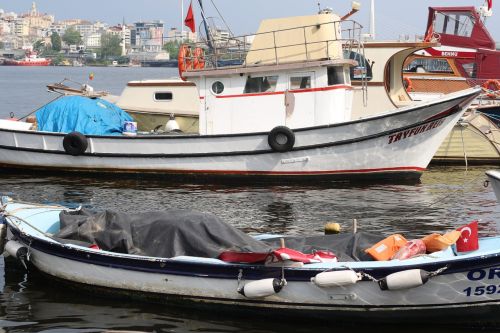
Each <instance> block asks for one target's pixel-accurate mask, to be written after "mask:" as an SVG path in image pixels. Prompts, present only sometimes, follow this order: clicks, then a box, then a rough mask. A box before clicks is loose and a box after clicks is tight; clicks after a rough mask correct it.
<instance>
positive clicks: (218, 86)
mask: <svg viewBox="0 0 500 333" xmlns="http://www.w3.org/2000/svg"><path fill="white" fill-rule="evenodd" d="M223 91H224V83H222V82H220V81H215V82H214V83H213V84H212V92H213V93H214V94H216V95H219V94H222V92H223Z"/></svg>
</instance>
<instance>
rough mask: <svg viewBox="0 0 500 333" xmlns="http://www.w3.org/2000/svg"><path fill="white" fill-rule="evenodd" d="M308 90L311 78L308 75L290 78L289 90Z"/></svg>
mask: <svg viewBox="0 0 500 333" xmlns="http://www.w3.org/2000/svg"><path fill="white" fill-rule="evenodd" d="M309 88H311V77H310V76H309V75H307V76H293V77H291V78H290V90H296V89H309Z"/></svg>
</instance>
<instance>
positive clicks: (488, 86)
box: [483, 79, 500, 98]
mask: <svg viewBox="0 0 500 333" xmlns="http://www.w3.org/2000/svg"><path fill="white" fill-rule="evenodd" d="M483 89H484V90H486V96H488V97H489V98H497V97H499V96H500V82H498V80H494V79H492V80H488V81H486V82H485V83H483Z"/></svg>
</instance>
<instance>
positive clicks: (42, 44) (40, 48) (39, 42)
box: [33, 40, 45, 53]
mask: <svg viewBox="0 0 500 333" xmlns="http://www.w3.org/2000/svg"><path fill="white" fill-rule="evenodd" d="M44 49H45V42H44V41H43V40H37V41H36V42H35V43H34V44H33V50H35V51H36V52H38V53H42V52H43V50H44Z"/></svg>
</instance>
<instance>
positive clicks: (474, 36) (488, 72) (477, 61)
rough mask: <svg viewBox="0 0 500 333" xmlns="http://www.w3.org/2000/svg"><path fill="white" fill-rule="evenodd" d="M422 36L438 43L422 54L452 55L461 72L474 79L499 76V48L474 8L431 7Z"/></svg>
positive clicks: (476, 80)
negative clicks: (438, 45) (437, 45)
mask: <svg viewBox="0 0 500 333" xmlns="http://www.w3.org/2000/svg"><path fill="white" fill-rule="evenodd" d="M482 14H483V15H484V16H486V15H485V13H482ZM425 40H427V41H431V40H436V41H439V43H440V44H441V46H440V47H433V48H429V49H426V50H425V52H422V54H423V55H427V56H432V57H444V58H449V59H453V62H454V64H455V66H456V67H457V69H458V70H459V72H460V74H461V75H462V76H463V77H465V78H467V79H470V80H473V81H475V82H474V83H479V84H481V83H483V81H485V80H489V79H500V51H497V50H496V45H495V40H494V39H493V37H492V36H491V35H490V33H489V32H488V30H487V29H486V26H485V25H484V23H483V17H482V16H481V13H480V12H478V11H477V10H476V8H474V7H430V8H429V18H428V21H427V29H426V34H425Z"/></svg>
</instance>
